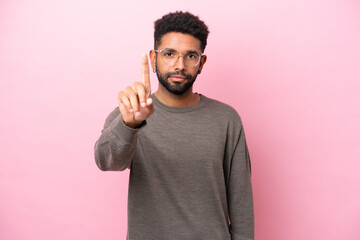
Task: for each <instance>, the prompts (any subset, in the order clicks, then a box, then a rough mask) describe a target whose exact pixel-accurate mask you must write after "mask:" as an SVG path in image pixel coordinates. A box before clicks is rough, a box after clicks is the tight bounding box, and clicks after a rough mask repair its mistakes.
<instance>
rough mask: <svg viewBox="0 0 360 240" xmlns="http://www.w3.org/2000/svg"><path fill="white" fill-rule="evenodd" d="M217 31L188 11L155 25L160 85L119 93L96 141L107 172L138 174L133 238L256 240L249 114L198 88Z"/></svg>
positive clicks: (145, 75)
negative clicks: (248, 143) (247, 130)
mask: <svg viewBox="0 0 360 240" xmlns="http://www.w3.org/2000/svg"><path fill="white" fill-rule="evenodd" d="M208 33H209V32H208V28H207V26H206V25H205V24H204V22H203V21H201V20H200V19H199V18H198V17H196V16H194V15H192V14H190V13H188V12H186V13H184V12H175V13H169V14H167V15H165V16H163V17H162V18H161V19H159V20H157V21H156V22H155V33H154V38H155V50H151V51H150V53H149V55H150V60H151V66H152V68H153V71H154V72H156V74H157V77H158V79H159V87H158V90H157V91H156V92H155V93H154V94H151V88H150V78H149V65H148V60H147V56H146V54H144V55H143V58H142V82H135V83H134V84H133V85H132V86H129V87H127V88H126V89H125V90H124V91H121V92H119V95H118V101H119V106H118V107H116V108H115V110H114V111H113V112H112V113H111V114H110V115H109V116H108V118H107V119H106V121H105V126H104V129H103V130H102V134H101V136H100V138H99V140H98V141H97V142H96V144H95V159H96V163H97V166H98V167H99V168H100V169H101V170H103V171H107V170H118V171H122V170H125V169H127V168H129V169H130V179H129V195H128V232H127V239H128V240H188V239H189V240H190V239H191V240H229V239H232V240H250V239H254V226H253V224H254V223H253V220H254V219H253V200H252V188H251V179H250V173H251V172H250V158H249V153H248V149H247V146H246V141H245V134H244V129H243V126H242V123H241V120H240V117H239V115H238V114H237V113H236V111H235V110H234V109H233V108H231V107H230V106H228V105H225V104H223V103H221V102H218V101H216V100H213V99H210V98H207V97H206V96H204V95H202V94H198V93H195V92H193V88H192V86H193V83H194V81H195V79H196V77H197V75H198V74H200V72H201V71H202V69H203V67H204V64H205V62H206V58H207V57H206V55H204V54H203V52H204V50H205V46H206V40H207V36H208Z"/></svg>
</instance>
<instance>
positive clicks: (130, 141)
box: [94, 110, 139, 171]
mask: <svg viewBox="0 0 360 240" xmlns="http://www.w3.org/2000/svg"><path fill="white" fill-rule="evenodd" d="M138 131H139V129H132V128H130V127H127V126H126V125H125V124H124V123H123V121H122V118H121V116H120V115H119V112H118V111H117V110H114V111H113V112H112V113H111V114H110V115H109V117H108V118H107V119H106V122H105V126H104V129H103V130H102V133H101V136H100V138H99V139H98V140H97V141H96V143H95V148H94V151H95V161H96V164H97V166H98V167H99V169H101V170H103V171H109V170H110V171H122V170H125V169H126V168H130V166H131V161H132V158H133V155H134V152H135V148H136V142H137V132H138Z"/></svg>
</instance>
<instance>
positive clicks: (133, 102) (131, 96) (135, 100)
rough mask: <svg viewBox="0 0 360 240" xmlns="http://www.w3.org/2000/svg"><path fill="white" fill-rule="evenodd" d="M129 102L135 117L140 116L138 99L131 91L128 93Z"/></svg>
mask: <svg viewBox="0 0 360 240" xmlns="http://www.w3.org/2000/svg"><path fill="white" fill-rule="evenodd" d="M128 96H129V100H130V103H131V108H132V109H133V110H134V113H135V115H139V114H140V104H139V99H138V95H137V94H136V93H135V92H134V91H132V92H130V93H129V95H128Z"/></svg>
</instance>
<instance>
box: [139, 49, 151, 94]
mask: <svg viewBox="0 0 360 240" xmlns="http://www.w3.org/2000/svg"><path fill="white" fill-rule="evenodd" d="M141 70H142V83H143V84H144V86H145V91H146V97H147V98H149V97H150V95H151V85H150V75H149V61H148V57H147V55H146V53H144V54H143V55H142V60H141Z"/></svg>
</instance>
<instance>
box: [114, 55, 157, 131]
mask: <svg viewBox="0 0 360 240" xmlns="http://www.w3.org/2000/svg"><path fill="white" fill-rule="evenodd" d="M141 71H142V81H141V82H135V83H134V84H133V85H132V86H128V87H126V88H125V91H121V92H119V94H118V101H119V109H120V113H121V116H122V119H123V121H124V123H125V124H126V125H127V126H129V127H131V128H136V127H138V126H139V125H140V124H141V123H142V122H143V121H144V120H146V119H147V118H148V117H149V116H150V115H151V114H152V113H153V112H154V106H153V102H152V99H151V85H150V74H149V62H148V57H147V55H146V54H145V53H144V54H143V56H142V60H141Z"/></svg>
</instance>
